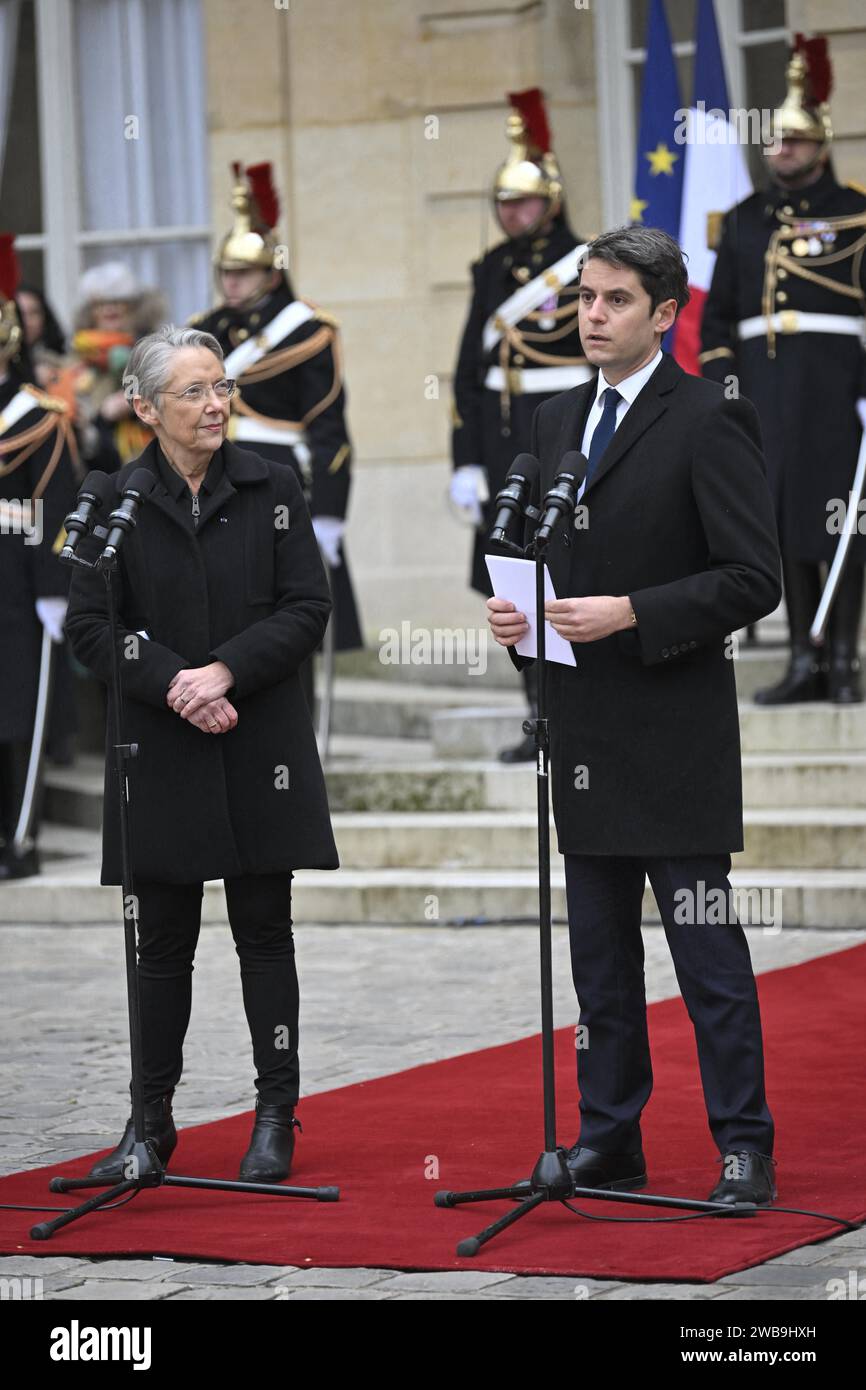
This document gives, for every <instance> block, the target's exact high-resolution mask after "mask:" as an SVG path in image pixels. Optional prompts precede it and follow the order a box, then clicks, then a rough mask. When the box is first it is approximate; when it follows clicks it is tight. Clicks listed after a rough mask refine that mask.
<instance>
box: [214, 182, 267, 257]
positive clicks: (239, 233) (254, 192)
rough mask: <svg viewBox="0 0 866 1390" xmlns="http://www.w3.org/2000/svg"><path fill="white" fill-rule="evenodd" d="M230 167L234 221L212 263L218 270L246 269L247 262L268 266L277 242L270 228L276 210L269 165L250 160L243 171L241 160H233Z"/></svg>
mask: <svg viewBox="0 0 866 1390" xmlns="http://www.w3.org/2000/svg"><path fill="white" fill-rule="evenodd" d="M232 169H233V171H234V176H235V180H234V186H233V188H232V211H233V212H234V223H233V225H232V229H231V231H230V232H229V233H228V235H227V236H224V237H223V239H222V241H221V242H220V244H219V249H218V251H217V254H216V256H215V257H214V265H215V267H216V269H217V270H218V271H220V270H248V269H249V268H250V267H251V266H259V267H260V268H262V269H264V270H271V269H272V268H273V264H274V253H275V251H276V246H277V242H276V237H275V236H274V231H273V229H274V227H275V226H276V223H277V218H278V217H279V212H280V208H279V203H278V201H277V196H276V193H275V192H274V186H273V180H272V177H271V166H270V164H251V165H250V166H249V168H248V169H247V171H246V175H245V174H244V169H243V165H241V164H233V165H232Z"/></svg>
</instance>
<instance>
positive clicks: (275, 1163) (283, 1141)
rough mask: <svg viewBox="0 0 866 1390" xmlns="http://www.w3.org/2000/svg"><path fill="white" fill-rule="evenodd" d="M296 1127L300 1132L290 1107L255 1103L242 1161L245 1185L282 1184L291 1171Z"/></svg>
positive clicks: (298, 1122) (258, 1101)
mask: <svg viewBox="0 0 866 1390" xmlns="http://www.w3.org/2000/svg"><path fill="white" fill-rule="evenodd" d="M295 1127H297V1128H298V1129H301V1122H300V1120H296V1119H295V1111H294V1107H293V1106H291V1105H263V1104H262V1102H261V1101H260V1100H257V1101H256V1121H255V1124H254V1125H253V1132H252V1135H251V1137H250V1146H249V1148H248V1149H247V1151H246V1153H245V1154H244V1156H243V1158H242V1159H241V1168H240V1176H241V1178H242V1179H243V1180H244V1181H245V1182H282V1180H283V1178H287V1177H288V1176H289V1174H290V1173H291V1171H292V1156H293V1155H294V1152H295Z"/></svg>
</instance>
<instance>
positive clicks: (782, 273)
mask: <svg viewBox="0 0 866 1390" xmlns="http://www.w3.org/2000/svg"><path fill="white" fill-rule="evenodd" d="M776 276H777V278H778V279H779V280H787V278H788V272H787V270H786V269H785V267H784V266H783V265H780V266H779V269H778V270H777V271H776Z"/></svg>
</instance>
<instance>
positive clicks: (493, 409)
mask: <svg viewBox="0 0 866 1390" xmlns="http://www.w3.org/2000/svg"><path fill="white" fill-rule="evenodd" d="M577 245H578V239H577V238H576V237H575V235H574V233H573V232H572V230H571V228H570V227H569V226H568V223H567V222H566V221H565V220H564V218H562V217H559V218H557V219H556V220H555V221H554V223H553V225H552V227H551V230H550V231H549V232H548V233H545V234H540V235H538V236H532V237H515V238H514V239H512V240H510V241H505V242H502V243H501V244H500V245H499V246H494V247H493V249H492V250H490V251H488V252H487V254H486V255H485V256H482V258H481V260H479V261H476V262H475V263H474V264H473V266H472V301H471V304H470V307H469V314H468V317H467V319H466V324H465V327H464V329H463V337H462V339H461V343H460V352H459V355H458V358H457V366H456V369H455V372H454V422H453V424H454V428H453V432H452V456H453V461H454V467H455V468H459V467H460V466H461V465H463V464H470V463H472V464H477V465H479V466H480V467H482V468H484V469H485V470H486V473H487V483H488V488H489V492H490V499H489V502H488V504H487V506H486V507H485V508H484V519H483V523H482V525H481V526H480V527H479V528H478V530H477V532H476V537H475V546H474V551H473V556H472V572H471V584H472V586H473V588H475V589H478V590H479V591H480V592H481V593H484V594H489V593H490V592H491V590H490V580H489V578H488V574H487V570H486V568H485V565H484V543H485V538H486V536H487V534H488V532H489V531H490V527H491V526H492V524H493V519H492V511H493V506H494V500H495V497H496V494H497V492H498V491H499V489H500V488H501V487H502V486H503V485H504V483H505V475H506V474H507V472H508V470H509V468H510V467H511V465H512V463H513V462H514V460H515V458H516V457H517V455H518V454H522V453H525V452H526V451H527V450H528V449H529V446H530V442H531V432H532V416H533V413H534V411H535V410H536V408H537V407H538V406H539V405H540V404H541V402H542V401H545V400H549V399H550V398H551V397H552V396H554V395H556V394H558V393H559V392H560V391H561V390H562V387H561V386H556V387H553V386H552V387H551V389H550V391H549V392H539V393H536V392H523V391H522V390H521V389H520V378H521V374H522V372H523V371H524V370H525V369H530V370H532V371H535V372H539V371H546V370H548V369H549V368H551V367H561V366H563V365H570V366H575V365H577V366H580V367H582V368H583V369H584V370H587V369H588V364H587V361H586V358H585V357H584V355H583V348H582V346H581V342H580V333H579V331H578V326H577V309H578V285H577V280H576V278H575V279H573V280H571V281H569V283H568V284H567V285H564V286H563V287H562V288H561V290H560V291H559V292H558V293H557V294H556V295H555V297H554V301H553V302H556V313H557V314H558V317H554V316H552V315H551V314H550V313H549V312H548V313H544V312H542V310H541V309H538V310H534V311H532V313H531V314H529V315H527V316H526V318H524V319H521V320H520V322H519V323H517V324H515V325H514V328H513V329H512V330H510V333H509V334H508V335H506V337H505V338H504V339H503V340H501V341H500V342H499V343H497V344H495V345H494V346H493V347H492V348H490V349H485V347H484V343H483V332H484V325H485V323H486V322H487V320H488V319H489V318H490V317H491V316H493V315H494V314H495V313H496V310H497V309H498V308H499V306H500V304H502V303H503V302H504V301H505V300H506V299H508V298H509V297H510V296H511V295H512V294H514V292H515V291H516V290H519V289H520V287H521V285H522V284H524V283H525V282H526V281H527V280H530V279H535V277H536V276H537V275H540V274H541V273H542V272H543V271H544V270H546V269H547V268H548V267H549V266H552V265H554V264H555V262H556V261H558V260H561V258H562V257H563V256H564V255H566V253H567V252H569V251H571V250H572V249H573V248H574V247H575V246H577ZM551 294H553V291H551ZM549 307H552V306H549ZM503 361H504V362H505V363H506V364H507V370H508V372H509V373H510V375H509V378H508V380H509V381H510V383H511V386H512V387H513V389H512V390H510V391H508V392H507V393H501V392H500V391H497V390H493V389H491V388H490V387H489V386H485V384H484V382H485V378H486V376H487V372H488V371H489V369H490V368H491V367H496V366H500V365H501V364H502V362H503Z"/></svg>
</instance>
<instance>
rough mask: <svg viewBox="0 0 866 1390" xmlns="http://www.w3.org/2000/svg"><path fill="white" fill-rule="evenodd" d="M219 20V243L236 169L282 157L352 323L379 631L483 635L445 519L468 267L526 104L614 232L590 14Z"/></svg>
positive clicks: (296, 228) (362, 513)
mask: <svg viewBox="0 0 866 1390" xmlns="http://www.w3.org/2000/svg"><path fill="white" fill-rule="evenodd" d="M205 17H206V23H207V56H208V74H209V81H208V87H209V125H210V137H211V139H210V157H211V190H212V203H213V207H214V209H215V210H216V212H215V234H216V235H219V234H220V233H221V232H222V231H224V230H225V227H224V225H223V224H224V223H226V224H227V218H228V213H227V211H226V212H223V210H224V209H227V208H228V195H229V188H230V174H229V167H230V164H231V161H232V160H233V159H241V160H243V161H245V162H254V161H256V160H261V159H271V160H272V161H273V163H274V167H275V172H276V176H277V180H278V183H279V188H280V194H281V201H282V208H283V214H282V219H281V222H280V225H279V228H278V230H279V233H280V237H281V239H282V240H285V241H286V242H287V244H288V246H289V249H290V258H291V267H292V274H293V278H294V281H295V286H296V289H297V290H298V292H299V293H301V294H303V295H306V296H308V297H309V298H312V299H314V300H316V301H318V302H319V303H321V304H322V305H324V306H326V307H327V308H328V309H329V310H331V311H332V312H333V313H335V314H336V315H337V316H338V318H339V319H340V322H341V324H342V330H343V338H344V348H345V359H346V374H347V380H348V388H349V422H350V426H351V430H352V435H353V439H354V444H355V453H356V464H355V482H354V493H353V498H352V505H351V514H350V530H349V536H348V546H349V550H350V556H351V563H352V567H353V571H354V573H355V575H356V577H357V584H358V589H359V593H360V598H361V602H362V608H363V616H364V620H365V626H366V629H367V631H368V633H369V634H370V635H371V636H372V637H375V635H376V634H377V633H378V631H379V629H380V628H382V627H385V626H394V625H397V626H399V623H400V622H401V621H402V620H404V619H406V618H409V619H411V620H412V621H413V622H415V623H424V624H432V625H436V624H440V625H453V624H455V623H461V624H464V623H465V624H475V623H478V622H483V619H484V613H483V605H482V603H481V601H480V600H479V599H478V597H477V596H474V595H472V594H471V592H470V591H469V590H468V588H467V583H466V576H467V573H468V564H469V558H468V557H469V544H470V537H469V532H468V531H467V530H466V529H465V528H464V527H463V526H462V525H461V524H460V523H459V522H458V521H456V520H454V519H453V518H452V516H451V514H450V512H449V511H448V508H447V503H446V500H445V498H446V489H447V484H448V479H449V475H450V463H449V459H448V439H449V419H450V377H451V372H452V370H453V365H454V359H455V357H456V352H457V345H458V341H459V336H460V331H461V327H462V322H463V318H464V316H465V313H466V309H467V307H468V292H469V262H470V261H471V260H473V259H474V258H475V257H477V256H478V255H479V254H480V253H481V252H482V251H483V250H484V249H486V247H487V246H489V245H491V244H492V243H493V242H494V241H496V240H498V236H497V230H496V226H495V224H494V222H493V221H492V217H491V213H490V208H489V202H488V199H487V190H488V187H489V184H490V181H491V179H492V176H493V173H494V170H495V168H496V166H497V164H498V163H500V162H501V160H502V159H503V158H504V157H505V154H506V152H507V144H506V141H505V136H504V126H505V118H506V114H507V105H506V102H505V92H506V91H508V90H509V89H519V88H522V87H528V86H536V85H538V86H541V87H543V88H544V90H545V92H546V93H547V95H548V102H549V114H550V119H551V125H552V129H553V132H554V138H555V144H556V149H557V152H558V154H559V157H560V162H561V164H562V166H563V171H564V174H565V181H566V190H567V193H568V195H569V201H570V211H571V215H572V221H573V223H574V226H575V228H576V230H578V231H579V232H581V233H583V234H588V233H590V232H592V231H595V230H597V229H598V228H599V227H600V206H601V197H600V185H599V171H598V166H597V140H596V130H595V90H594V77H593V42H594V39H593V21H592V16H591V14H590V13H588V12H586V11H580V10H578V9H577V8H576V7H575V6H574V4H573V3H572V0H547V3H540V2H539V0H529V3H527V2H526V0H502V2H501V3H492V0H352V3H349V2H348V0H288V8H279V7H278V6H276V5H272V4H269V3H267V0H206V4H205ZM431 136H432V137H434V138H430V137H431ZM437 391H438V398H437V397H436V392H437Z"/></svg>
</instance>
